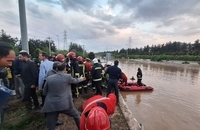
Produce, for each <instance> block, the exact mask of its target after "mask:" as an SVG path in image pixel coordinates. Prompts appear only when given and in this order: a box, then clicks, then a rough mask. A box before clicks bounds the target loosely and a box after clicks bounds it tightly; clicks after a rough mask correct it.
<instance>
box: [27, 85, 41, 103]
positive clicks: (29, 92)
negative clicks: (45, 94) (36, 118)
mask: <svg viewBox="0 0 200 130" xmlns="http://www.w3.org/2000/svg"><path fill="white" fill-rule="evenodd" d="M31 98H32V99H33V103H34V106H35V107H38V106H39V102H38V97H37V94H36V88H30V86H25V88H24V101H25V102H26V103H27V107H31V104H32V101H31Z"/></svg>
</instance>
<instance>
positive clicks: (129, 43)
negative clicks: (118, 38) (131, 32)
mask: <svg viewBox="0 0 200 130" xmlns="http://www.w3.org/2000/svg"><path fill="white" fill-rule="evenodd" d="M126 45H127V51H126V55H127V58H128V49H129V45H130V46H131V37H129V40H128V44H126Z"/></svg>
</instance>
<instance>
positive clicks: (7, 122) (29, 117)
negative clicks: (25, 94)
mask: <svg viewBox="0 0 200 130" xmlns="http://www.w3.org/2000/svg"><path fill="white" fill-rule="evenodd" d="M104 94H105V92H104ZM93 95H94V92H92V91H89V92H88V93H87V94H82V95H80V96H79V98H77V99H75V100H74V105H75V107H76V109H77V110H78V111H79V112H82V104H83V103H84V101H85V100H87V99H88V98H90V97H91V96H93ZM59 120H61V121H63V122H64V125H61V126H57V127H56V130H68V129H69V130H76V124H75V122H74V120H73V118H71V117H69V116H66V115H64V114H60V115H59ZM110 120H111V130H129V127H128V125H127V123H126V120H125V118H124V116H123V114H122V112H121V110H120V108H119V107H118V106H117V107H116V110H115V113H114V114H113V115H112V116H111V117H110ZM45 121H46V120H45V117H44V114H42V113H40V112H39V111H37V112H36V111H32V112H29V113H27V111H26V110H25V108H24V104H23V103H22V102H21V101H20V100H16V99H12V100H11V101H10V102H9V103H8V104H7V106H6V111H5V118H4V130H44V129H45V127H46V122H45Z"/></svg>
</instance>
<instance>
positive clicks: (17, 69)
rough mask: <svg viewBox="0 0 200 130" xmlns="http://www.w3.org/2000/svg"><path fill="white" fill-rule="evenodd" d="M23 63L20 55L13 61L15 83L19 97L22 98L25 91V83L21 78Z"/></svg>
mask: <svg viewBox="0 0 200 130" xmlns="http://www.w3.org/2000/svg"><path fill="white" fill-rule="evenodd" d="M20 52H26V51H25V50H22V51H20ZM23 65H24V62H23V61H21V60H20V59H19V56H17V57H16V58H15V60H14V62H13V75H14V85H15V92H16V96H17V98H22V99H23V92H24V84H23V82H22V79H21V70H22V67H23Z"/></svg>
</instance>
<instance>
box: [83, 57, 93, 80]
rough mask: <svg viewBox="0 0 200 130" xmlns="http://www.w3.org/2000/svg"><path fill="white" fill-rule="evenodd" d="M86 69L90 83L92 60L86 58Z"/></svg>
mask: <svg viewBox="0 0 200 130" xmlns="http://www.w3.org/2000/svg"><path fill="white" fill-rule="evenodd" d="M84 64H85V68H86V70H87V73H86V82H87V83H88V82H89V81H90V79H91V78H90V77H91V70H92V65H91V63H90V59H89V58H86V59H85V62H84Z"/></svg>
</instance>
